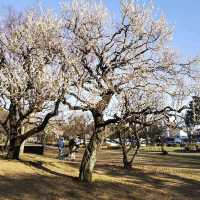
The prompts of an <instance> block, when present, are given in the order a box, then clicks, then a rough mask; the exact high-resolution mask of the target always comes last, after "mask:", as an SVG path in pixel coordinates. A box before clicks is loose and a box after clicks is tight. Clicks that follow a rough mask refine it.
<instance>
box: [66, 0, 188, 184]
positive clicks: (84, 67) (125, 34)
mask: <svg viewBox="0 0 200 200" xmlns="http://www.w3.org/2000/svg"><path fill="white" fill-rule="evenodd" d="M63 19H64V24H65V33H66V35H65V38H66V39H67V40H68V48H69V51H70V53H71V56H72V57H73V58H74V60H76V63H75V64H72V65H71V66H72V68H73V70H72V71H71V73H72V76H73V78H74V80H72V81H71V87H70V88H68V90H65V92H66V94H67V95H66V96H65V100H64V101H63V103H64V104H65V105H68V107H69V109H72V110H82V111H90V112H91V113H92V116H93V119H94V133H93V135H92V136H91V139H90V143H89V145H88V146H87V149H86V150H85V153H84V156H83V159H82V163H81V167H80V174H79V178H80V180H81V181H89V182H90V181H91V180H92V172H93V169H94V166H95V162H96V153H97V150H98V149H99V147H100V145H101V143H102V141H103V139H104V137H105V135H104V132H103V130H104V128H105V126H106V125H108V124H110V123H114V122H117V121H119V120H120V119H121V117H120V116H117V114H118V113H119V112H118V111H119V110H118V111H117V110H116V111H115V112H112V116H111V117H109V118H108V117H107V115H106V113H107V112H108V110H109V107H110V106H111V104H112V102H113V101H114V100H115V99H116V98H118V96H119V95H120V94H121V93H123V92H124V91H128V90H129V89H131V90H133V91H134V92H135V93H138V92H139V91H140V90H141V89H142V90H143V91H148V90H151V89H153V90H155V89H156V88H159V90H157V92H158V93H159V92H160V91H162V89H163V88H167V86H169V85H168V84H170V85H173V84H174V85H175V83H176V81H175V77H176V75H177V74H179V75H181V74H184V73H186V71H185V69H184V68H187V67H188V66H189V65H190V63H188V64H186V65H184V67H183V65H181V64H177V60H176V54H175V52H174V51H173V50H172V49H170V48H168V46H167V44H168V41H169V40H170V39H171V35H172V29H171V28H170V26H168V24H167V22H166V20H165V18H164V17H163V16H160V17H159V18H155V17H154V15H153V9H152V7H151V5H150V6H147V7H144V6H141V5H139V4H137V3H136V2H132V1H121V18H120V19H119V20H118V21H117V22H116V21H114V20H112V17H111V16H110V13H109V11H108V9H107V8H105V7H104V5H102V4H101V3H95V2H90V1H76V0H74V1H72V2H71V3H69V4H63ZM177 78H178V76H177ZM161 85H162V87H160V86H161ZM168 91H169V90H168ZM142 100H143V99H141V101H142ZM165 109H166V110H167V108H163V110H164V111H165ZM153 110H154V111H152V110H151V108H149V107H146V108H145V110H144V111H145V113H147V112H148V113H149V112H156V111H155V109H154V108H153ZM156 110H158V109H156ZM144 111H143V112H144ZM139 112H142V111H141V110H140V111H139ZM157 112H158V111H157ZM159 112H161V111H159ZM132 114H134V113H132ZM128 115H131V112H127V114H126V115H124V117H127V116H128Z"/></svg>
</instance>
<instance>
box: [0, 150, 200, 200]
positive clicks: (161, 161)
mask: <svg viewBox="0 0 200 200" xmlns="http://www.w3.org/2000/svg"><path fill="white" fill-rule="evenodd" d="M81 156H82V154H81V153H79V154H78V157H77V160H76V161H75V162H71V161H60V160H57V159H56V158H55V150H53V149H52V150H48V152H47V153H46V155H45V156H35V155H31V154H25V155H24V156H23V157H22V160H21V162H17V161H8V160H3V159H1V160H0V200H29V199H38V200H40V199H41V200H43V199H44V200H45V199H46V200H47V199H48V200H62V199H69V200H75V199H83V200H94V199H99V200H107V199H113V200H115V199H116V200H117V199H120V200H123V199H131V200H132V199H136V200H145V199H146V200H160V199H162V200H172V199H174V200H190V199H191V200H199V199H200V181H199V180H200V156H199V154H195V155H191V154H181V155H180V154H178V153H177V154H175V153H171V154H170V155H168V156H164V157H163V156H160V155H159V154H158V153H147V152H146V153H141V154H140V155H139V156H138V157H137V159H136V161H135V164H134V168H133V169H132V170H129V171H127V170H124V169H122V167H121V157H119V150H105V149H103V150H102V151H101V152H100V153H99V155H98V162H97V166H96V169H95V174H94V183H93V184H86V183H79V181H78V179H77V178H76V177H77V176H78V167H79V164H80V159H81Z"/></svg>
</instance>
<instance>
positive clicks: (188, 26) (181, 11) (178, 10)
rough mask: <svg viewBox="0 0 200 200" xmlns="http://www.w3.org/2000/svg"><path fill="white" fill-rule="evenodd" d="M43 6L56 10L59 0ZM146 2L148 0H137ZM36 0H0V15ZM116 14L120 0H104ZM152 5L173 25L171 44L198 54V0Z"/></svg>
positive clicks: (163, 1) (45, 1)
mask: <svg viewBox="0 0 200 200" xmlns="http://www.w3.org/2000/svg"><path fill="white" fill-rule="evenodd" d="M40 1H41V2H42V4H43V5H44V6H45V7H50V8H52V9H54V10H57V9H58V7H59V0H40ZM138 1H139V2H144V1H145V2H148V0H141V1H140V0H138ZM37 2H38V0H0V15H3V14H4V13H5V10H6V8H8V7H12V8H14V9H16V10H23V9H25V8H29V7H33V6H35V5H37ZM104 2H105V3H106V4H107V5H108V7H109V8H110V9H111V10H112V11H113V12H114V13H116V15H118V13H119V2H120V0H104ZM153 2H154V5H155V7H156V8H157V9H159V10H160V11H163V12H164V14H165V16H166V17H167V19H168V21H169V23H170V24H171V25H174V26H175V33H174V40H173V46H174V47H175V48H177V49H178V51H179V52H180V53H181V54H182V55H184V56H195V55H197V54H200V0H154V1H153Z"/></svg>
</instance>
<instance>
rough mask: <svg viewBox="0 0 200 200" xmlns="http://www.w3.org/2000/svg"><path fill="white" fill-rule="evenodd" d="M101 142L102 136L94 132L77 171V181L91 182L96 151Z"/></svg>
mask: <svg viewBox="0 0 200 200" xmlns="http://www.w3.org/2000/svg"><path fill="white" fill-rule="evenodd" d="M102 142H103V136H102V135H101V133H100V132H98V131H95V132H94V133H93V135H92V137H91V139H90V142H89V144H88V145H87V147H86V149H85V152H84V155H83V159H82V162H81V166H80V171H79V179H80V181H82V182H92V173H93V170H94V166H95V164H96V155H97V151H98V149H99V148H100V146H101V144H102Z"/></svg>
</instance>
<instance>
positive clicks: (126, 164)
mask: <svg viewBox="0 0 200 200" xmlns="http://www.w3.org/2000/svg"><path fill="white" fill-rule="evenodd" d="M123 164H124V169H132V162H131V161H128V159H123Z"/></svg>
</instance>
